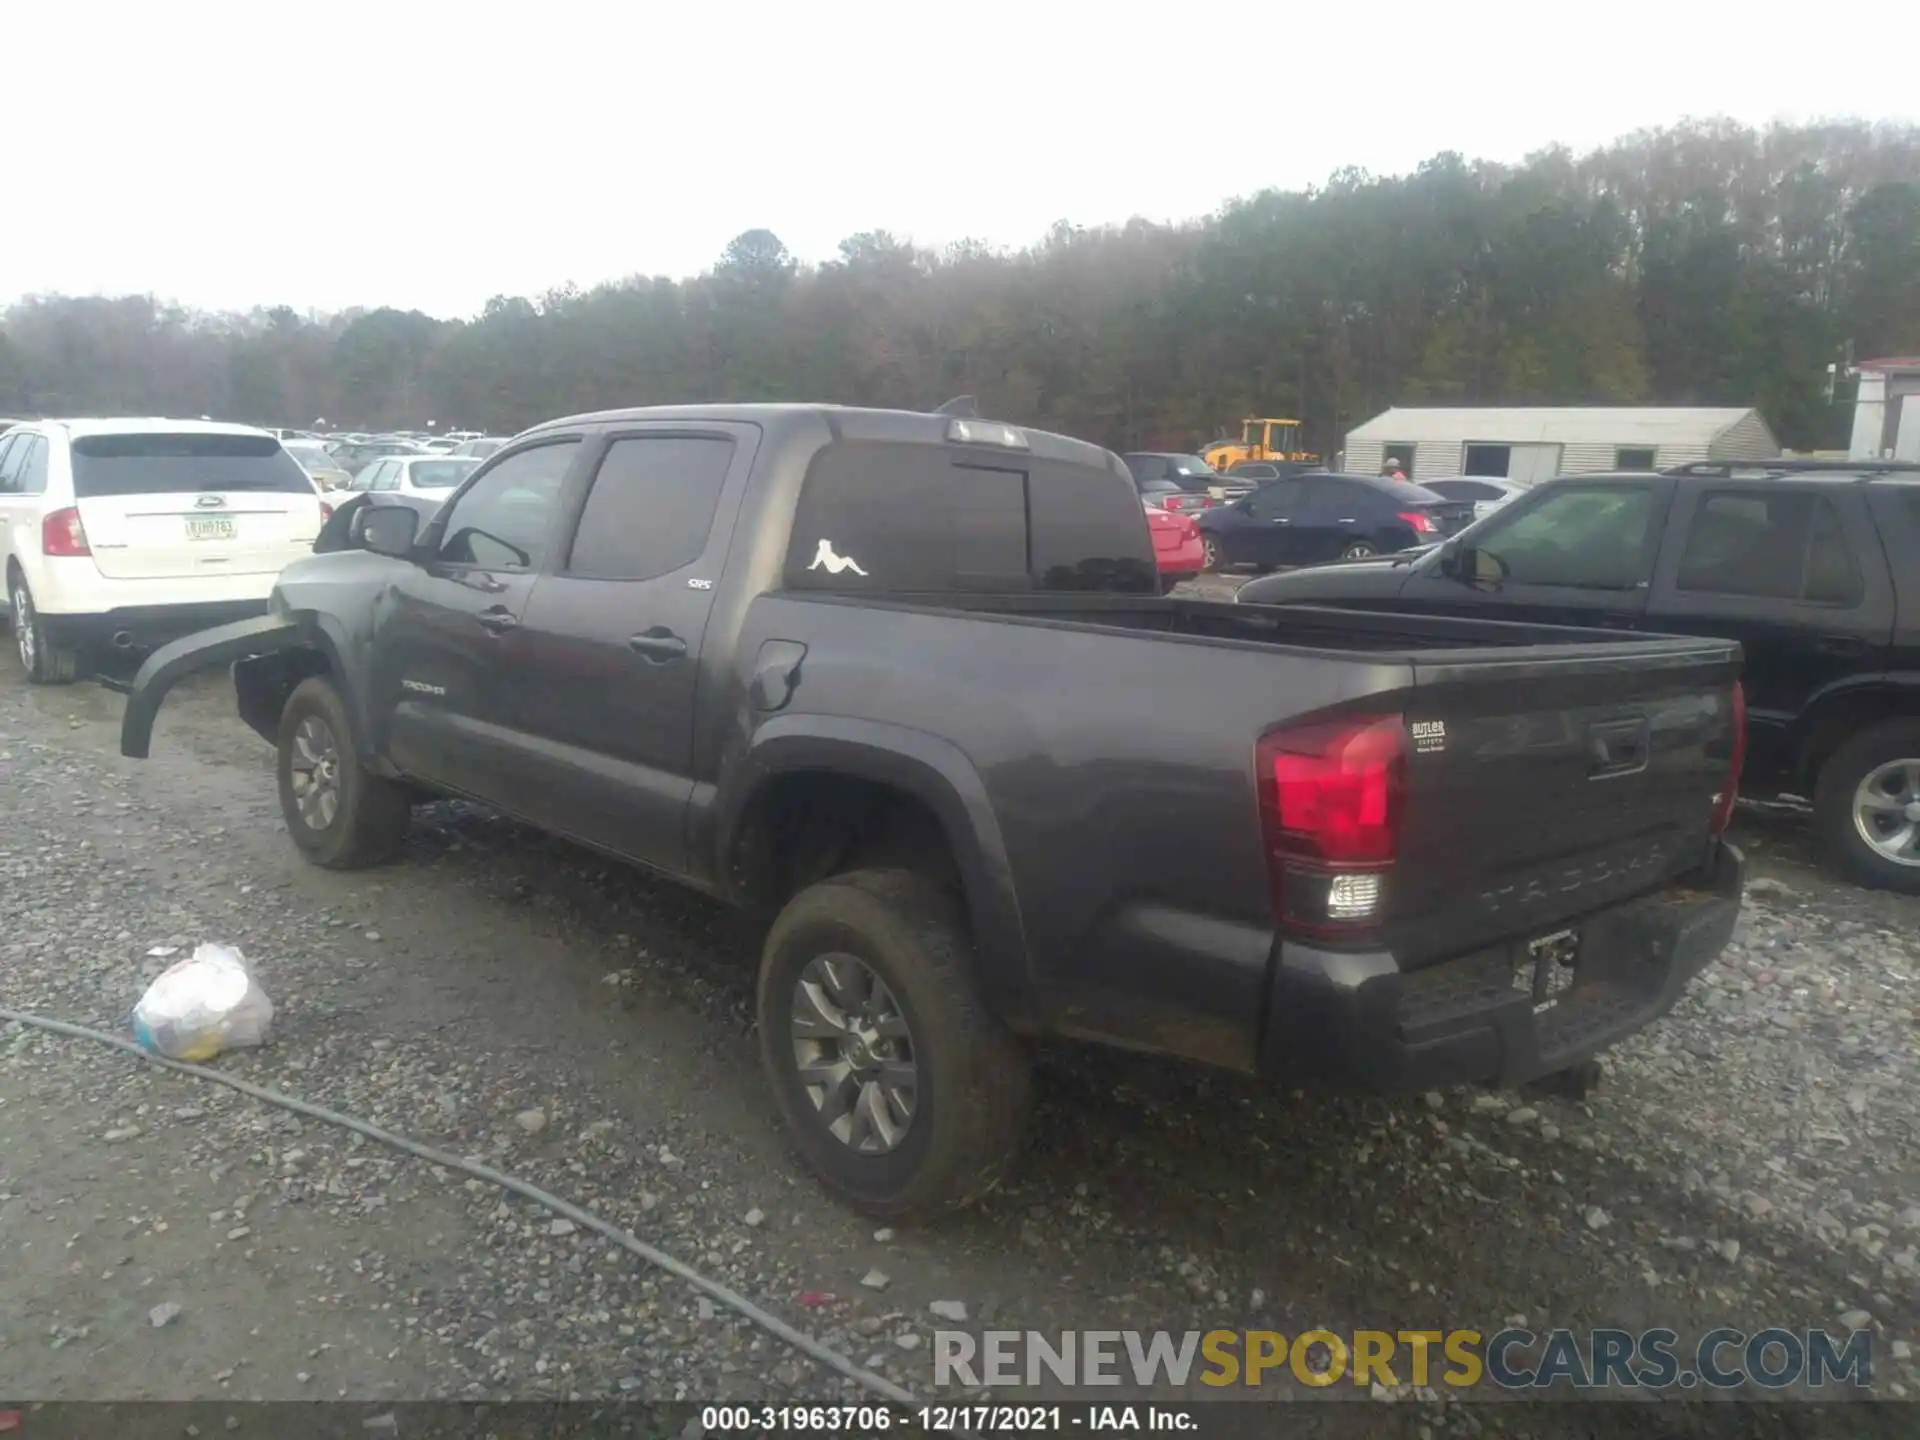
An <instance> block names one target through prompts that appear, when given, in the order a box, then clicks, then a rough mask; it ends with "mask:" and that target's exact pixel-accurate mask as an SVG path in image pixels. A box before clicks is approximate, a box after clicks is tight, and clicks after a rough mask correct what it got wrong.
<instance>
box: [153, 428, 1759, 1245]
mask: <svg viewBox="0 0 1920 1440" xmlns="http://www.w3.org/2000/svg"><path fill="white" fill-rule="evenodd" d="M339 518H341V519H342V527H341V528H342V530H343V531H344V532H345V533H344V534H343V535H342V536H340V537H338V538H337V539H336V541H335V542H334V543H337V544H339V545H341V547H342V548H340V549H339V550H338V551H337V552H336V553H328V554H316V555H314V556H312V557H311V558H307V559H303V560H300V561H297V562H295V563H294V564H292V565H290V566H288V567H287V569H286V570H285V572H284V573H283V574H282V576H281V578H280V582H279V585H278V587H277V589H276V590H275V591H274V594H273V598H272V601H271V609H270V612H269V613H268V614H267V615H266V616H265V617H263V618H260V619H257V620H250V621H244V622H240V623H238V624H234V625H229V626H225V627H222V628H220V629H216V630H210V631H206V632H204V633H202V634H200V635H197V636H194V637H191V638H189V639H186V640H183V641H180V642H178V643H176V644H174V645H171V646H168V647H167V648H165V649H163V650H160V651H157V652H156V653H155V654H154V655H153V656H152V657H151V658H150V659H149V660H148V661H147V663H146V665H145V666H144V667H143V668H142V670H141V672H140V674H139V676H138V678H137V680H136V681H135V683H134V685H133V688H132V691H131V693H130V694H129V696H128V703H127V710H126V718H125V723H124V730H123V734H122V741H121V748H122V750H123V751H124V752H125V753H126V754H128V755H132V756H144V755H145V754H147V751H148V745H149V741H150V738H151V734H152V730H153V725H154V720H155V715H156V711H157V710H158V707H159V706H160V704H161V701H162V699H163V697H164V696H165V694H166V693H167V691H168V689H169V688H170V687H171V686H172V685H173V684H174V683H175V682H176V681H178V680H179V678H180V677H181V676H182V675H184V674H186V673H188V672H190V671H193V670H195V669H198V668H201V667H204V666H208V665H214V664H228V663H230V664H231V665H232V668H233V680H234V686H235V690H236V693H237V698H238V709H239V713H240V716H241V718H242V719H243V720H244V721H245V722H246V723H247V724H248V725H249V726H251V727H252V728H253V729H254V730H256V731H258V732H259V733H260V734H261V735H262V736H264V737H265V738H266V739H267V740H268V741H269V742H271V743H272V744H274V745H275V746H276V747H277V748H278V752H279V761H278V764H279V788H280V799H281V805H282V808H283V810H284V812H285V816H286V823H287V827H288V829H289V831H290V832H291V834H292V837H293V841H294V843H295V844H296V845H297V846H298V847H299V849H300V850H301V852H302V853H303V854H304V855H305V856H306V857H307V858H308V859H310V860H312V861H313V862H314V863H316V864H319V865H324V866H331V867H336V868H347V867H353V866H364V865H372V864H377V863H379V862H382V861H385V860H388V859H389V858H390V857H392V856H393V855H394V854H395V852H396V851H397V850H398V849H399V848H400V846H401V843H402V840H403V838H404V836H405V833H406V829H407V822H408V813H409V807H410V806H412V805H414V804H416V803H420V802H421V801H423V800H427V799H431V798H434V797H438V796H463V797H468V798H471V799H474V800H479V801H482V802H485V803H487V804H489V805H492V806H496V807H498V808H499V809H501V810H504V811H507V812H509V813H511V814H513V815H516V816H518V817H520V818H522V819H524V820H525V821H527V822H529V823H530V824H532V825H535V826H538V827H541V828H543V829H546V830H549V831H552V832H555V833H557V834H561V835H565V836H568V837H570V838H572V839H574V840H576V841H579V842H580V843H582V844H585V845H589V846H592V847H595V848H596V849H599V850H603V851H606V852H608V853H610V854H612V855H616V856H619V857H622V858H624V859H626V860H628V861H631V862H634V863H636V864H639V865H643V866H645V867H647V868H649V869H651V870H654V871H658V872H660V873H661V874H664V875H668V876H671V877H673V878H675V879H677V880H680V881H683V882H684V883H686V884H688V885H691V886H693V887H695V888H697V889H699V890H703V891H706V892H707V893H709V894H711V895H714V896H716V897H719V898H720V899H723V900H726V901H729V902H733V903H736V904H739V905H743V906H750V907H754V908H756V909H758V910H761V911H764V912H765V913H766V914H767V915H768V916H769V917H770V927H769V929H768V932H767V939H766V942H765V947H764V950H763V952H762V955H761V957H760V966H759V980H758V1017H759V1036H760V1048H761V1054H762V1058H763V1060H764V1063H765V1066H766V1071H767V1077H768V1080H769V1082H770V1084H771V1086H772V1089H773V1094H774V1096H775V1097H776V1099H777V1102H778V1105H779V1108H780V1110H781V1112H782V1113H783V1115H784V1116H785V1118H786V1120H787V1122H788V1124H789V1126H790V1127H791V1130H792V1134H793V1137H794V1141H795V1144H796V1145H797V1147H798V1149H799V1150H800V1152H801V1154H802V1155H803V1156H804V1158H805V1159H806V1161H807V1163H808V1164H809V1165H810V1166H811V1167H812V1169H813V1170H814V1171H815V1172H816V1173H817V1174H818V1175H819V1176H820V1178H821V1179H822V1180H823V1181H824V1182H825V1184H826V1185H827V1186H828V1187H829V1188H830V1189H832V1190H833V1191H834V1192H835V1193H837V1194H838V1195H839V1196H841V1197H843V1198H844V1199H845V1200H847V1201H848V1202H850V1203H852V1204H854V1205H856V1206H858V1207H860V1208H862V1209H864V1210H866V1211H868V1212H869V1213H872V1214H875V1215H880V1216H887V1217H897V1218H911V1217H926V1216H930V1215H934V1214H938V1213H940V1212H942V1211H945V1210H950V1209H952V1208H954V1207H956V1206H959V1205H962V1204H965V1203H966V1202H968V1201H969V1200H972V1199H973V1198H975V1197H977V1196H979V1195H981V1194H982V1193H984V1192H985V1191H987V1190H989V1189H991V1188H992V1186H993V1185H994V1184H995V1183H996V1181H997V1180H998V1179H999V1178H1000V1177H1001V1176H1002V1175H1003V1174H1004V1173H1005V1172H1006V1169H1007V1166H1008V1165H1009V1163H1010V1161H1011V1160H1012V1158H1013V1156H1014V1154H1015V1152H1016V1149H1017V1142H1018V1136H1019V1131H1020V1127H1021V1120H1022V1115H1023V1112H1024V1110H1025V1107H1026V1102H1027V1086H1028V1051H1029V1048H1030V1046H1031V1044H1032V1042H1034V1041H1035V1040H1037V1039H1040V1038H1042V1037H1047V1036H1067V1037H1074V1038H1077V1039H1083V1040H1093V1041H1099V1042H1105V1043H1108V1044H1113V1045H1118V1046H1124V1047H1131V1048H1134V1049H1138V1050H1144V1051H1152V1052H1157V1053H1161V1054H1166V1055H1173V1056H1182V1057H1186V1058H1188V1059H1191V1060H1195V1061H1200V1062H1203V1063H1207V1064H1211V1065H1216V1066H1224V1067H1228V1068H1230V1069H1233V1070H1237V1071H1243V1072H1247V1073H1252V1074H1259V1075H1272V1076H1285V1077H1288V1078H1289V1079H1293V1078H1307V1079H1320V1080H1326V1081H1331V1082H1335V1083H1343V1084H1348V1085H1359V1086H1365V1087H1370V1088H1375V1089H1404V1088H1408V1087H1424V1086H1428V1085H1435V1084H1447V1083H1458V1082H1465V1083H1480V1084H1494V1085H1500V1084H1513V1083H1517V1082H1522V1081H1528V1080H1535V1079H1540V1078H1542V1077H1547V1076H1551V1075H1554V1074H1565V1073H1567V1072H1568V1071H1570V1070H1574V1069H1577V1068H1578V1067H1581V1066H1582V1065H1584V1064H1586V1063H1587V1062H1588V1060H1589V1057H1591V1056H1592V1055H1593V1053H1594V1052H1595V1051H1596V1050H1598V1049H1599V1048H1600V1047H1602V1046H1605V1045H1607V1044H1608V1043H1610V1042H1612V1041H1615V1040H1617V1039H1619V1038H1620V1037H1622V1036H1624V1035H1626V1034H1629V1033H1630V1032H1632V1031H1634V1030H1636V1029H1638V1028H1639V1027H1641V1026H1643V1025H1645V1024H1647V1023H1648V1022H1649V1021H1651V1020H1653V1019H1654V1018H1655V1017H1657V1016H1659V1015H1660V1014H1662V1013H1663V1012H1664V1011H1665V1010H1666V1009H1667V1008H1668V1007H1669V1006H1671V1005H1672V1004H1673V1003H1674V1001H1675V1000H1676V998H1677V997H1678V996H1679V995H1680V993H1681V992H1682V990H1683V989H1684V988H1685V986H1686V985H1687V983H1688V981H1689V980H1690V979H1691V978H1692V977H1693V976H1694V975H1695V974H1696V973H1697V972H1698V971H1699V970H1700V969H1701V967H1702V966H1704V965H1706V964H1708V963H1709V961H1710V960H1711V959H1712V958H1713V957H1714V955H1715V954H1716V953H1717V952H1718V951H1719V950H1720V949H1721V947H1722V945H1723V944H1724V943H1725V942H1726V939H1727V937H1728V934H1729V933H1730V931H1731V929H1732V927H1733V924H1734V918H1735V915H1736V912H1737V910H1738V908H1739V900H1740V889H1741V873H1742V862H1741V858H1740V855H1739V853H1738V851H1737V850H1735V849H1734V848H1733V847H1731V846H1730V845H1728V844H1727V843H1726V842H1725V840H1724V839H1723V833H1724V831H1725V829H1726V825H1727V821H1728V817H1729V813H1730V811H1731V807H1732V804H1733V798H1734V788H1735V784H1736V781H1737V778H1738V771H1739V764H1740V754H1741V747H1742V736H1743V733H1744V732H1743V718H1742V707H1741V702H1740V697H1739V690H1738V686H1737V676H1738V673H1739V667H1740V653H1739V647H1738V646H1737V645H1734V644H1731V643H1727V642H1722V641H1717V640H1710V639H1699V638H1662V637H1649V636H1645V635H1618V634H1612V633H1608V632H1603V631H1592V630H1569V629H1559V628H1554V627H1548V626H1536V625H1520V624H1506V623H1499V622H1493V621H1481V620H1470V619H1456V618H1446V619H1439V618H1425V617H1420V616H1409V615H1378V614H1375V615H1368V614H1361V613H1353V612H1347V611H1341V610H1336V609H1313V608H1287V609H1270V608H1265V607H1253V606H1244V605H1243V606H1236V605H1232V604H1228V603H1214V602H1207V601H1197V600H1187V599H1181V598H1161V597H1160V596H1159V595H1158V594H1157V589H1158V577H1157V574H1156V571H1155V565H1154V552H1153V546H1152V543H1151V541H1150V539H1149V537H1148V532H1147V528H1146V525H1145V522H1144V517H1143V516H1142V514H1141V510H1140V501H1139V497H1138V495H1137V494H1136V492H1135V487H1134V484H1133V481H1132V480H1131V478H1130V477H1129V476H1128V474H1127V472H1126V470H1125V468H1124V467H1123V466H1122V465H1121V463H1120V461H1119V460H1118V459H1117V458H1116V457H1115V456H1113V455H1111V454H1109V453H1108V452H1106V451H1104V450H1101V449H1099V448H1097V447H1094V446H1091V445H1087V444H1083V443H1081V442H1078V441H1074V440H1069V439H1064V438H1061V437H1059V436H1055V435H1049V434H1043V433H1039V432H1036V431H1032V430H1022V429H1018V428H1015V427H1013V426H1008V425H1003V424H997V423H993V422H989V421H982V420H977V419H956V418H950V417H948V416H944V415H927V414H915V413H908V412H899V411H879V410H858V409H840V408H834V407H829V406H768V405H741V406H711V407H690V408H674V409H643V410H629V411H618V412H611V413H606V414H598V415H582V416H576V417H572V418H569V419H563V420H556V421H553V422H551V423H549V424H545V425H541V426H539V427H537V428H535V429H533V430H531V431H528V432H526V433H525V434H523V435H520V436H518V437H517V438H516V439H515V440H514V441H513V442H512V443H511V444H510V445H508V446H506V447H505V448H503V449H502V450H501V451H500V452H499V453H497V454H496V455H494V456H493V457H492V458H491V459H489V460H488V461H487V462H486V463H485V464H484V465H483V466H481V467H480V468H479V469H478V470H476V471H475V472H474V473H473V475H472V476H471V477H470V478H469V479H468V480H467V482H466V483H465V484H464V485H463V486H462V487H461V488H460V490H458V491H457V492H456V493H455V494H454V495H453V496H452V498H451V499H450V500H449V501H448V502H447V503H446V504H445V505H444V506H442V507H440V508H439V509H438V510H437V511H434V512H432V513H431V514H430V515H428V516H423V515H422V514H421V513H420V511H419V510H417V509H412V508H407V507H403V506H397V505H396V506H387V505H383V504H381V503H380V502H379V501H378V498H377V497H375V498H373V499H371V500H369V501H365V502H362V503H361V504H359V505H357V506H356V507H354V513H353V514H352V515H351V516H347V515H346V512H345V510H344V509H343V511H342V516H341V517H339ZM325 538H326V537H323V541H324V540H325ZM322 548H326V547H325V545H324V544H323V546H322Z"/></svg>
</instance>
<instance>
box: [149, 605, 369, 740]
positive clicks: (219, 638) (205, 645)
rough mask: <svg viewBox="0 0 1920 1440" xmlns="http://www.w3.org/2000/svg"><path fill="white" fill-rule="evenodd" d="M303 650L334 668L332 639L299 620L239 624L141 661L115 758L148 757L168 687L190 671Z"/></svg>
mask: <svg viewBox="0 0 1920 1440" xmlns="http://www.w3.org/2000/svg"><path fill="white" fill-rule="evenodd" d="M303 649H312V650H319V651H321V652H322V653H323V654H325V655H326V656H327V657H328V661H329V663H337V660H338V655H337V651H336V648H335V646H334V644H333V641H332V639H331V638H330V637H329V636H327V634H326V633H325V631H324V630H323V629H322V628H321V627H319V626H318V625H316V624H314V623H313V621H312V620H311V619H310V618H308V617H305V616H298V615H286V614H269V615H261V616H258V617H256V618H254V619H251V620H238V621H235V622H234V623H233V624H231V625H217V626H215V627H214V628H213V629H211V630H201V631H198V632H196V633H195V634H192V635H187V636H183V637H182V638H181V639H178V640H175V641H173V642H172V643H171V644H167V645H162V646H161V647H160V648H159V649H158V650H156V651H154V652H153V653H152V654H151V655H149V656H148V657H147V658H146V661H145V662H144V663H143V664H142V665H141V666H140V671H139V673H138V674H137V675H135V676H134V678H133V684H132V685H131V686H129V687H128V689H127V708H126V711H125V713H123V714H122V715H121V717H120V753H121V754H122V755H125V756H128V757H129V758H131V759H134V760H145V759H146V758H147V757H148V755H149V754H150V753H151V750H152V744H153V722H154V720H155V719H156V718H157V717H158V715H159V713H160V706H161V705H162V704H163V703H164V702H165V701H166V698H167V696H168V694H169V693H170V692H171V691H172V690H173V687H174V686H176V685H178V684H179V683H180V682H181V681H182V680H184V679H185V678H186V677H187V676H189V675H191V674H193V673H194V672H195V671H198V670H206V669H210V668H212V667H213V666H215V665H233V664H238V663H240V662H242V661H246V660H254V659H258V658H260V657H261V656H265V655H273V654H278V653H281V652H284V651H288V650H303Z"/></svg>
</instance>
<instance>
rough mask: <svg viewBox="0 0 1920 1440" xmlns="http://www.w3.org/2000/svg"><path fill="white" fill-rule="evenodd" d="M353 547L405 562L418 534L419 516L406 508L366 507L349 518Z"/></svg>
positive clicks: (402, 506) (401, 506)
mask: <svg viewBox="0 0 1920 1440" xmlns="http://www.w3.org/2000/svg"><path fill="white" fill-rule="evenodd" d="M350 533H351V535H352V537H353V543H354V544H355V545H356V546H358V547H359V548H360V549H362V550H371V551H372V552H373V553H374V554H375V555H387V556H391V557H392V558H393V559H395V560H407V559H411V558H412V556H413V542H414V540H415V539H416V538H417V537H418V535H419V533H420V515H419V513H418V512H417V511H415V510H414V509H412V508H411V507H409V506H406V505H380V506H371V505H370V506H368V507H367V508H366V509H364V510H362V511H361V512H360V513H359V514H358V515H355V516H354V517H353V529H352V531H351V532H350Z"/></svg>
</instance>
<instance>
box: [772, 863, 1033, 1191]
mask: <svg viewBox="0 0 1920 1440" xmlns="http://www.w3.org/2000/svg"><path fill="white" fill-rule="evenodd" d="M973 964H974V952H973V945H972V942H971V941H970V939H969V938H968V935H967V931H966V926H965V922H964V919H963V916H962V913H961V908H960V905H959V903H958V901H957V900H956V899H955V898H954V897H953V896H952V895H951V894H950V893H949V892H948V891H946V890H945V889H943V888H942V887H941V886H939V885H938V884H936V883H935V882H934V881H932V880H930V879H929V878H927V877H926V876H924V875H921V874H919V873H917V872H914V871H910V870H894V869H874V870H856V871H852V872H850V873H847V874H844V875H838V876H835V877H834V878H832V879H830V880H825V881H822V882H821V883H819V884H817V885H813V886H810V887H809V888H807V889H806V890H803V891H801V892H800V894H798V895H796V896H795V897H794V898H793V899H792V900H791V901H790V902H788V904H787V907H786V908H785V909H784V910H782V911H781V912H780V916H779V918H778V919H777V920H775V921H774V924H773V929H772V931H771V932H770V933H769V934H768V936H767V943H766V949H765V951H764V953H763V955H762V958H761V962H760V981H759V986H758V995H757V1009H758V1015H759V1022H760V1056H761V1061H762V1063H763V1065H764V1066H765V1068H766V1072H767V1078H768V1080H769V1082H770V1083H771V1084H772V1086H773V1093H774V1097H775V1099H776V1100H777V1101H778V1103H779V1106H780V1113H781V1115H782V1117H783V1118H784V1119H785V1120H786V1122H787V1126H788V1128H789V1129H790V1130H791V1131H792V1133H793V1137H794V1141H795V1143H796V1144H797V1145H798V1147H799V1149H800V1153H801V1155H802V1157H803V1158H804V1159H805V1160H806V1162H807V1165H808V1167H809V1168H810V1169H812V1171H813V1172H814V1174H815V1175H817V1176H818V1177H819V1178H820V1180H821V1182H822V1183H823V1184H824V1185H825V1186H826V1187H827V1189H829V1190H830V1191H832V1192H833V1193H834V1194H835V1195H836V1196H837V1197H839V1198H840V1199H841V1200H844V1201H845V1202H846V1203H847V1204H849V1205H851V1206H852V1207H854V1208H855V1209H857V1210H860V1211H862V1212H864V1213H865V1214H868V1215H872V1216H876V1217H878V1218H881V1219H886V1220H929V1219H933V1218H935V1217H937V1216H940V1215H944V1214H948V1213H950V1212H951V1211H954V1210H958V1209H960V1208H962V1207H963V1206H966V1205H969V1204H972V1203H973V1202H974V1201H975V1200H978V1199H979V1198H980V1197H981V1196H983V1195H985V1194H986V1193H987V1192H988V1191H990V1190H992V1189H993V1188H994V1187H995V1186H996V1185H998V1184H999V1183H1000V1182H1001V1181H1002V1180H1003V1179H1004V1178H1005V1177H1006V1175H1007V1173H1008V1171H1009V1170H1010V1169H1011V1167H1012V1164H1013V1160H1014V1157H1015V1155H1016V1154H1017V1153H1018V1150H1019V1144H1020V1132H1021V1128H1022V1125H1023V1122H1024V1120H1025V1118H1026V1110H1027V1091H1028V1079H1029V1077H1028V1062H1027V1056H1026V1052H1025V1050H1024V1049H1023V1048H1022V1047H1021V1046H1020V1044H1019V1042H1018V1041H1016V1040H1015V1039H1014V1037H1013V1036H1012V1035H1011V1034H1010V1033H1009V1032H1008V1031H1007V1029H1006V1027H1005V1026H1004V1025H1002V1024H1001V1023H1000V1021H999V1020H998V1018H996V1017H995V1016H994V1015H993V1013H992V1012H991V1011H990V1010H989V1009H988V1007H987V1004H986V1000H985V998H984V997H983V995H982V994H981V992H980V988H979V984H978V982H977V980H976V979H975V976H974V969H973ZM803 1031H804V1032H805V1033H802V1032H803ZM869 1047H877V1049H878V1052H879V1053H878V1055H877V1057H876V1054H875V1050H874V1049H873V1048H869ZM803 1066H805V1067H807V1072H808V1076H809V1077H818V1078H817V1080H816V1081H812V1082H810V1079H809V1078H803V1075H802V1067H803ZM903 1100H904V1101H906V1102H908V1103H906V1104H902V1103H901V1102H902V1101H903Z"/></svg>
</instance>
